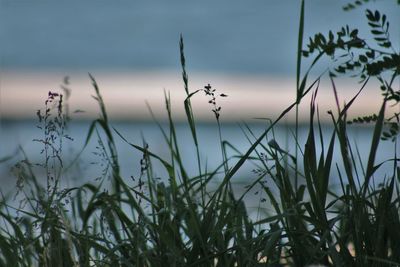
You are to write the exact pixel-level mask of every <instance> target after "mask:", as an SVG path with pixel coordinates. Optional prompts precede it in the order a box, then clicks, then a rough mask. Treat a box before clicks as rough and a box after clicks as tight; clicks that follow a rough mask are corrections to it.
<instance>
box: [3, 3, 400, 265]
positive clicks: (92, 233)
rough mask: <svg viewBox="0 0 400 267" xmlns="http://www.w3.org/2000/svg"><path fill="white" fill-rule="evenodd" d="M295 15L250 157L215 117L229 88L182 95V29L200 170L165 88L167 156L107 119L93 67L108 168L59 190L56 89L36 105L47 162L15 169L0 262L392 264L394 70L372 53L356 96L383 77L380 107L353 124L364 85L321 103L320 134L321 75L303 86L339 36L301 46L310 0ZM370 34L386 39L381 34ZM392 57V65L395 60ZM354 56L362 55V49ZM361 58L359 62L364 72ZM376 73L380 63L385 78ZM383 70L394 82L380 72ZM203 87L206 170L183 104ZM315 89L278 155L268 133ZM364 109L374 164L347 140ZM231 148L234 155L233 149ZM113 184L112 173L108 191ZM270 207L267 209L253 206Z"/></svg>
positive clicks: (396, 251) (61, 169)
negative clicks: (274, 102) (212, 145)
mask: <svg viewBox="0 0 400 267" xmlns="http://www.w3.org/2000/svg"><path fill="white" fill-rule="evenodd" d="M300 13H301V14H300V23H299V42H298V57H297V75H296V77H297V79H296V80H297V83H296V99H295V100H294V101H293V103H292V104H291V105H290V106H288V107H287V108H286V109H284V110H283V111H282V113H281V114H280V116H278V118H277V119H276V120H273V121H269V122H268V125H267V127H266V129H265V131H264V132H263V133H262V134H261V135H259V136H256V135H255V134H254V133H253V132H252V131H251V129H250V127H248V128H247V130H248V131H247V132H248V134H247V135H246V138H247V139H248V140H249V141H250V146H249V148H248V150H247V151H245V152H244V153H240V152H239V151H238V150H236V149H235V147H234V145H232V144H231V143H229V142H228V141H226V140H224V138H223V135H222V132H221V128H222V127H223V125H222V124H220V120H219V118H220V116H222V115H223V114H220V112H221V108H220V106H218V102H217V101H218V98H219V97H226V96H225V95H224V94H223V93H219V92H217V91H215V90H214V89H213V88H212V86H211V85H206V86H205V87H204V89H200V90H195V91H191V90H190V88H189V79H188V74H187V71H186V60H185V55H184V43H183V38H182V37H181V39H180V56H181V65H182V77H183V82H184V89H185V94H186V96H187V98H186V100H185V101H184V107H185V111H186V117H187V124H188V128H189V129H190V133H191V136H192V139H193V154H194V157H195V158H196V159H197V174H196V175H194V176H193V175H189V174H188V173H189V171H188V170H187V169H186V168H185V165H184V159H183V158H182V157H183V156H182V154H181V152H180V151H181V148H180V146H179V142H178V140H179V136H178V135H177V132H176V126H175V123H174V120H173V114H172V107H171V102H170V98H169V95H168V94H166V95H165V106H166V112H167V114H168V127H167V129H166V128H165V127H161V125H160V124H159V125H160V131H161V133H162V135H163V138H164V142H165V145H166V147H167V148H168V151H169V154H170V155H169V158H161V157H160V156H159V155H156V154H154V153H153V152H152V151H151V150H150V149H149V146H148V145H147V144H146V140H143V144H135V143H133V142H131V141H129V140H128V138H127V137H125V136H123V135H122V134H121V133H120V132H119V131H118V129H115V128H114V127H113V126H112V124H111V123H110V121H109V119H108V116H107V111H106V106H105V105H104V102H103V98H102V96H101V92H100V89H99V86H98V84H97V83H96V81H95V79H94V77H92V76H91V75H90V79H91V81H92V84H93V87H94V92H95V96H94V99H95V100H96V101H97V103H98V104H99V110H100V116H99V118H98V119H96V120H94V121H93V122H92V123H91V125H90V127H89V130H88V134H87V138H86V141H85V145H84V146H85V147H86V146H87V145H88V144H89V143H90V142H92V141H93V139H95V140H97V142H98V149H99V152H98V154H99V155H100V156H101V157H102V160H103V162H104V170H103V175H102V177H101V178H100V180H99V181H97V182H95V183H86V184H83V185H79V186H76V187H62V186H61V181H62V180H63V179H65V177H67V175H68V171H70V168H71V166H73V164H74V162H73V163H72V164H71V165H68V166H67V165H66V164H65V162H64V160H63V141H64V140H65V138H68V139H71V138H70V137H68V136H67V135H66V132H67V126H68V120H69V119H68V112H66V110H67V109H66V106H65V105H66V104H65V101H64V99H63V95H62V94H59V93H49V95H48V99H47V101H46V107H45V110H44V112H41V113H40V112H39V113H38V116H39V120H40V125H41V129H42V130H43V138H42V139H38V140H36V141H37V142H40V143H41V144H42V145H43V151H42V154H43V156H44V162H43V163H42V164H40V166H35V165H34V164H33V163H31V162H30V161H29V159H28V158H26V157H25V158H24V159H23V160H22V161H21V162H19V163H18V164H17V165H16V167H15V171H16V176H17V178H18V197H19V198H20V199H21V202H20V205H19V206H18V207H13V206H12V205H11V204H10V203H11V202H10V200H9V199H7V198H6V197H4V196H3V198H2V201H1V202H0V218H1V223H0V251H1V253H0V266H307V265H310V264H322V265H326V266H399V265H400V231H399V230H398V229H400V216H399V205H400V201H399V200H400V197H399V182H400V167H399V166H398V158H397V157H398V152H397V151H396V147H397V132H396V131H395V130H396V126H393V125H396V123H397V125H398V114H397V115H396V114H394V115H393V116H390V114H389V115H388V114H387V106H388V105H389V104H390V105H392V104H393V103H394V104H395V105H398V100H397V99H396V96H397V95H398V93H397V92H398V91H396V90H395V89H394V86H393V82H394V81H395V80H396V78H398V75H399V70H398V67H396V65H394V66H395V67H393V65H390V64H391V63H390V58H389V59H383V60H382V58H384V55H382V57H379V56H377V58H373V59H371V60H370V61H369V62H367V63H368V64H369V65H365V69H362V72H361V76H362V75H363V74H364V72H365V73H368V71H371V68H373V71H374V72H370V73H369V75H368V77H365V79H363V77H361V78H362V82H363V83H362V84H361V85H360V90H359V93H361V92H362V91H363V90H364V87H365V85H366V84H367V83H368V81H369V79H370V78H374V77H376V76H378V77H377V78H378V79H381V80H382V81H383V85H385V86H386V87H385V89H382V88H381V89H382V90H383V98H382V105H381V108H380V110H378V111H377V113H376V114H375V115H374V116H370V117H368V116H366V117H364V118H356V119H354V120H349V119H348V118H347V116H348V115H347V114H348V111H349V110H350V109H351V107H352V105H353V103H354V102H355V101H357V97H358V95H359V93H358V94H356V95H355V96H354V98H353V99H351V101H350V102H349V103H347V104H344V105H340V104H339V103H340V101H339V99H338V98H337V97H336V106H337V111H336V112H333V111H330V112H329V114H330V116H331V121H330V124H331V126H332V128H331V129H332V130H331V131H330V133H329V136H328V137H329V138H328V139H326V136H323V134H322V126H321V123H320V121H319V110H318V107H317V94H318V90H319V80H320V77H318V78H317V79H315V80H314V81H312V82H309V77H308V76H309V73H310V70H311V69H312V68H313V66H314V64H315V63H316V62H317V61H318V60H319V59H320V58H321V57H322V56H324V55H328V56H330V55H331V53H332V49H337V50H339V49H342V47H341V43H340V41H339V39H338V40H334V37H331V36H330V34H329V37H328V39H329V42H330V43H329V42H328V41H326V38H325V37H321V36H322V35H316V37H315V38H314V39H311V43H310V44H309V45H308V50H306V49H304V48H303V25H304V1H302V5H301V12H300ZM367 14H368V16H369V19H370V20H373V21H374V23H375V24H376V23H377V21H379V20H380V19H381V18H382V16H380V15H379V18H378V16H377V14H376V13H367ZM371 14H372V15H371ZM371 16H372V17H371ZM385 20H386V19H385ZM375 24H374V25H375ZM340 33H342V31H340ZM347 33H348V35H349V37H350V38H351V40H350V41H352V42H350V41H347V44H343V48H345V49H344V50H346V49H347V50H351V49H356V50H357V49H358V50H357V51H358V53H364V52H365V50H367V52H370V51H372V50H368V49H370V48H369V47H366V46H362V47H361V44H360V42H359V41H358V37H357V33H355V34H354V32H353V31H350V30H348V29H347V31H346V29H345V30H344V33H343V35H340V34H339V33H338V38H339V37H340V38H344V37H343V36H345V35H346V34H347ZM323 38H325V41H323ZM342 41H343V40H342ZM377 41H378V42H381V43H382V44H384V42H383V41H382V39H378V40H377ZM343 42H344V41H343ZM384 45H387V44H384ZM362 49H364V50H362ZM315 51H317V55H316V56H315V58H314V59H313V60H312V61H311V64H310V67H309V69H307V71H306V72H305V73H304V75H303V76H301V75H302V71H301V68H302V66H303V65H305V63H304V62H302V60H304V58H305V57H303V56H302V55H303V54H305V56H310V55H311V54H312V53H314V52H315ZM360 51H361V52H360ZM376 53H378V52H376ZM393 53H394V54H393V55H398V54H396V53H395V52H393ZM385 55H386V54H385ZM386 56H387V55H386ZM392 58H394V59H393V60H396V57H395V56H392ZM359 60H360V62H361V63H362V62H364V58H363V57H360V59H359ZM385 60H386V61H385ZM360 62H359V63H360ZM379 62H383V63H379ZM361 63H360V66H353V68H354V67H360V68H362V67H363V66H364V65H362V64H361ZM344 64H345V65H344V66H345V67H343V68H347V69H350V67H349V65H348V64H350V63H349V62H345V63H344ZM352 64H353V63H352ZM373 64H378V66H377V65H373ZM379 64H380V65H382V66H380V65H379ZM385 64H386V65H385ZM371 65H372V67H371ZM341 66H342V65H340V66H339V67H336V68H334V67H332V70H330V71H329V72H328V75H329V77H330V79H331V81H332V90H333V91H334V93H335V95H336V96H337V93H336V91H337V89H336V86H335V82H334V81H335V79H336V76H338V73H339V74H340V73H341V71H342V70H343V69H340V67H341ZM368 66H369V67H368ZM368 68H369V69H368ZM377 69H378V70H380V71H381V72H379V75H376V71H377ZM335 71H336V72H335ZM383 71H385V74H386V76H389V79H385V77H386V76H384V75H383ZM390 71H391V72H390ZM388 72H389V74H391V75H388V74H387V73H388ZM359 76H360V75H359ZM359 76H358V77H359ZM202 92H203V93H205V94H206V96H207V97H209V101H210V102H209V103H210V105H211V109H212V112H213V113H214V115H215V119H216V124H217V127H218V130H219V136H218V139H219V143H220V152H221V156H222V157H221V158H222V161H221V162H220V163H219V165H218V167H216V168H215V169H209V168H208V166H207V164H205V163H204V162H202V160H201V158H200V153H201V152H204V150H203V148H202V146H201V144H200V142H199V140H198V134H197V131H196V118H195V114H194V113H193V109H192V105H191V101H190V100H191V98H192V97H194V95H196V94H198V93H202ZM310 94H311V101H310V103H309V105H310V106H309V124H308V125H309V126H308V127H309V128H308V136H307V139H306V141H305V142H304V143H301V142H300V140H299V137H298V128H299V124H298V122H296V126H295V129H296V130H295V133H294V134H293V138H294V139H295V143H296V148H295V149H292V151H288V150H285V149H283V148H281V147H280V146H279V145H278V144H277V143H276V141H275V139H273V134H274V129H275V127H276V125H277V124H278V123H279V122H280V121H281V120H282V119H284V118H285V116H287V114H288V113H289V112H290V111H292V110H294V111H295V112H296V114H297V115H298V112H299V111H298V107H299V105H300V103H301V102H302V101H304V98H305V96H307V95H310ZM366 118H370V120H369V121H370V123H372V125H373V127H372V128H371V129H372V142H371V144H369V145H370V149H369V155H368V160H367V161H366V162H364V161H363V160H362V157H361V155H360V154H359V152H358V148H357V146H354V145H351V144H350V142H349V136H348V130H347V127H348V124H349V123H351V122H364V123H366V122H367V119H366ZM396 118H397V121H396ZM155 123H158V122H157V121H155ZM386 129H389V132H387V130H386ZM393 129H394V130H393ZM384 133H386V135H385V134H384ZM382 138H383V139H389V140H386V141H384V142H393V144H394V151H393V157H392V158H389V159H387V160H386V161H384V162H376V160H375V157H376V154H377V152H378V151H379V145H380V143H381V142H383V140H382ZM117 139H120V140H123V141H124V142H125V144H126V145H127V146H130V147H131V148H132V149H133V150H136V151H139V152H140V153H142V159H141V161H140V176H139V177H137V178H136V180H135V181H132V180H130V179H129V178H127V177H123V176H122V175H121V171H120V165H119V158H118V151H117V147H116V145H115V142H116V140H117ZM326 140H328V141H326ZM361 145H365V144H361ZM85 147H84V148H85ZM84 148H83V149H84ZM228 148H229V150H230V151H234V153H228ZM293 150H294V151H293ZM22 151H23V150H22ZM334 153H337V154H338V155H340V157H339V160H338V161H335V160H334ZM4 160H6V159H4ZM249 162H251V163H252V164H254V165H255V166H256V170H255V172H254V173H248V177H247V178H248V180H249V181H250V183H249V186H248V188H247V190H246V192H244V193H243V195H241V196H237V195H235V194H234V191H233V184H232V179H233V178H234V177H235V175H237V173H238V171H240V170H242V168H243V166H244V164H245V163H249ZM154 164H160V165H161V166H162V167H163V169H164V170H165V174H166V176H165V177H162V179H160V178H159V177H158V176H156V175H155V174H154V171H153V165H154ZM383 165H390V166H392V171H391V172H390V173H385V174H384V175H383V176H378V175H377V171H378V170H379V169H381V168H382V166H383ZM341 166H343V167H341ZM38 168H41V169H43V170H45V172H44V173H45V175H44V177H42V176H41V175H38V174H37V169H38ZM333 173H334V174H335V175H337V176H338V177H339V181H340V188H339V189H338V190H333V189H332V188H330V187H329V184H330V178H331V177H332V174H333ZM254 174H256V177H255V178H254ZM217 178H220V181H221V182H220V183H219V184H218V185H217V186H216V187H215V186H214V185H213V184H212V183H213V182H214V181H215V180H216V179H217ZM107 179H110V180H111V185H110V186H109V187H108V186H107ZM265 181H268V182H267V183H266V182H265ZM375 181H381V182H380V183H379V184H377V183H376V182H375ZM256 186H257V187H260V188H261V189H262V191H263V193H264V194H265V196H266V197H265V200H263V201H260V203H259V208H260V213H259V216H257V218H255V219H254V218H252V217H250V216H249V213H248V209H247V207H246V204H245V201H244V199H245V196H246V194H249V192H251V189H252V188H253V187H256ZM265 207H268V210H269V212H268V213H265V212H261V210H262V209H263V208H265Z"/></svg>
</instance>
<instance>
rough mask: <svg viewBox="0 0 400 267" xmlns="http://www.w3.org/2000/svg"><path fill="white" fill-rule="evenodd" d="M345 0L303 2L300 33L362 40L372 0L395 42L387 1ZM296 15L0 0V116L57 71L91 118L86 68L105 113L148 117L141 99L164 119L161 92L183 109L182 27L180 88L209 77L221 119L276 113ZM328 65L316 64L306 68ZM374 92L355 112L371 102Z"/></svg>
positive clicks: (263, 5)
mask: <svg viewBox="0 0 400 267" xmlns="http://www.w3.org/2000/svg"><path fill="white" fill-rule="evenodd" d="M347 2H348V1H317V0H313V1H305V3H306V4H305V33H306V34H305V36H310V35H312V34H314V33H317V32H324V33H326V32H327V31H328V30H329V29H332V30H334V29H340V27H341V26H343V25H346V24H349V25H351V26H354V27H359V28H360V35H361V36H367V37H366V38H368V36H370V35H369V32H368V31H369V29H368V28H367V27H366V19H365V16H364V12H365V11H364V10H365V9H366V8H370V9H379V10H381V11H382V12H383V13H385V14H387V16H388V18H389V21H391V25H392V26H391V33H392V38H394V40H395V42H394V43H397V48H399V45H398V44H399V41H398V40H399V38H400V30H399V25H400V11H399V10H400V6H399V5H396V1H389V0H386V1H371V3H369V4H366V5H364V6H362V7H361V8H359V9H356V10H354V11H350V12H344V11H343V10H342V6H343V5H344V4H346V3H347ZM299 13H300V1H292V0H286V1H282V0H279V1H278V0H270V1H265V0H254V1H251V2H249V1H228V0H220V1H211V0H204V1H178V0H171V1H168V2H167V1H161V0H154V1H146V2H145V1H136V0H130V1H128V0H126V1H125V0H117V1H112V2H111V1H106V0H96V1H93V0H87V1H78V0H71V1H63V0H60V1H50V0H39V1H35V2H31V1H27V0H13V1H11V0H0V40H1V42H0V116H1V118H3V119H4V118H7V119H10V118H11V119H15V118H32V117H34V114H35V110H37V109H38V108H40V107H41V106H42V105H43V102H44V100H45V98H46V96H47V92H48V91H49V90H59V87H60V83H61V82H62V80H63V78H64V77H65V76H67V75H68V76H69V77H70V82H71V84H70V87H71V89H72V96H71V99H70V102H71V105H72V106H73V108H74V109H79V110H86V111H87V112H86V113H84V114H79V116H78V118H83V119H85V118H91V117H93V116H95V115H96V112H97V110H96V103H94V102H93V100H92V98H91V97H90V96H91V94H93V89H92V87H91V83H90V80H89V78H88V75H87V73H88V72H90V73H91V74H93V75H94V76H95V77H96V79H97V80H98V82H99V85H100V88H101V90H102V92H103V94H104V95H105V96H106V97H105V99H106V104H107V105H108V106H109V111H110V114H111V115H112V116H113V117H115V118H123V119H148V118H149V112H148V110H147V107H146V101H147V102H148V103H149V104H150V105H151V106H152V107H153V109H154V110H156V111H157V113H158V114H159V116H165V114H164V113H165V112H164V107H163V103H164V100H163V98H164V92H169V93H170V94H171V95H172V99H173V104H174V105H175V106H176V107H177V116H178V117H179V116H182V110H183V109H182V102H183V100H184V98H185V95H184V90H183V84H182V80H181V67H180V61H179V37H180V35H181V34H182V35H183V37H184V44H185V55H186V61H187V70H188V73H189V79H190V80H189V82H190V89H191V91H195V90H197V89H201V88H203V87H204V86H205V85H207V84H208V83H210V84H212V85H213V86H214V87H215V88H216V89H217V90H218V91H220V92H221V93H225V94H228V95H229V97H228V98H227V99H223V100H221V105H222V104H223V105H224V110H225V113H226V115H225V117H224V118H225V119H227V120H236V119H240V120H247V119H252V118H254V117H269V116H271V117H276V116H278V115H279V112H280V111H282V110H283V109H284V108H285V107H286V106H287V105H289V104H290V103H291V102H292V101H293V100H294V97H295V93H294V92H295V73H296V69H295V66H296V64H295V63H296V49H297V48H296V47H297V37H298V24H299ZM306 64H307V62H305V63H304V66H305V65H306ZM328 64H329V59H326V60H325V61H323V62H322V63H321V64H320V65H319V66H318V67H317V68H316V72H315V75H318V74H319V73H320V72H322V71H323V70H324V69H325V68H326V66H327V65H328ZM324 86H325V87H326V88H327V89H324V90H319V96H320V99H319V100H320V103H321V106H323V107H324V108H325V109H326V110H327V109H329V105H330V104H332V103H331V100H332V90H331V86H330V84H329V83H324ZM358 89H359V85H358V84H357V82H353V83H347V82H346V83H343V85H342V90H341V96H342V97H343V101H344V100H345V99H349V98H350V97H351V96H352V95H354V93H355V92H356V91H357V90H358ZM374 92H375V93H376V94H369V95H366V96H364V97H365V101H360V102H362V103H360V107H359V110H358V111H356V112H359V113H362V112H364V111H365V110H367V109H370V108H371V105H370V103H375V104H376V106H378V105H379V103H378V102H377V101H376V99H379V98H378V97H379V92H376V90H375V91H374ZM194 101H195V104H196V108H197V110H198V114H199V116H200V117H201V118H204V119H207V118H210V117H212V114H211V115H210V112H209V111H210V107H209V105H208V103H207V99H206V98H205V97H204V96H198V97H196V99H195V100H194ZM196 101H197V102H196ZM306 108H307V106H305V110H306ZM305 117H306V116H305Z"/></svg>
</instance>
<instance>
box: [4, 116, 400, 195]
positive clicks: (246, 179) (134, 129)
mask: <svg viewBox="0 0 400 267" xmlns="http://www.w3.org/2000/svg"><path fill="white" fill-rule="evenodd" d="M35 125H36V122H34V121H8V122H4V123H3V128H2V131H1V132H0V140H1V153H0V158H1V157H3V156H6V155H13V154H14V153H15V152H16V151H17V150H18V146H20V147H21V148H22V149H23V150H24V151H25V153H26V156H27V158H28V159H29V161H30V162H32V163H43V162H44V155H43V154H40V151H41V150H42V148H43V144H42V143H39V142H35V141H33V140H34V139H41V138H42V137H43V132H42V130H40V129H38V128H37V127H35ZM89 125H90V123H89V122H85V121H81V122H74V123H71V124H70V126H69V128H68V134H69V135H70V136H71V137H72V138H73V139H74V140H73V141H69V140H67V139H65V140H64V142H63V152H62V156H63V162H64V166H68V165H69V163H70V162H71V161H72V159H75V157H76V155H77V154H78V153H79V151H81V148H82V147H83V145H84V142H85V139H86V136H87V133H88V129H89ZM248 126H249V128H250V129H251V131H252V132H253V133H254V135H255V136H257V137H258V136H259V135H260V134H261V133H262V132H263V131H264V129H265V127H266V125H263V124H260V123H258V124H249V125H248ZM113 127H115V129H117V130H118V131H119V132H120V133H121V134H122V135H123V136H124V137H125V138H126V139H127V140H128V141H129V142H131V143H133V144H136V145H143V142H146V143H147V144H148V145H149V150H150V151H151V152H153V153H155V154H157V155H159V156H160V157H162V158H163V159H165V160H166V161H170V156H171V155H170V151H169V149H168V145H167V144H166V142H165V140H164V139H163V136H162V133H161V130H160V129H159V128H158V126H157V125H156V124H155V123H146V122H136V123H135V122H116V123H113ZM163 128H164V130H166V131H167V133H168V127H167V125H164V124H163ZM176 131H177V137H178V140H179V147H180V153H181V155H182V158H183V163H184V165H185V167H186V170H187V171H188V173H189V174H190V175H193V176H194V175H196V174H197V173H198V172H197V161H196V153H195V149H194V148H195V147H194V144H193V139H192V136H191V134H190V130H189V128H188V127H187V125H186V124H184V123H179V124H177V125H176ZM197 131H198V138H199V144H200V157H201V162H202V165H203V168H204V167H205V166H207V169H208V170H213V169H215V168H217V167H218V165H219V164H220V163H221V161H222V156H221V150H220V146H219V138H218V128H217V127H216V124H214V123H200V124H198V125H197ZM293 131H294V129H293V127H292V126H285V125H280V126H279V127H276V129H275V132H274V135H272V133H271V134H270V135H268V138H267V139H265V140H264V141H263V144H264V145H266V146H268V145H267V143H268V141H270V140H272V139H274V140H276V142H277V143H278V144H279V145H280V147H282V148H283V149H285V150H288V151H289V152H290V153H292V154H294V146H295V142H294V138H293ZM332 131H333V129H332V128H330V127H324V128H323V135H324V140H325V147H327V146H328V142H329V138H330V135H331V133H332ZM372 131H373V129H372V128H371V127H349V141H350V143H351V144H352V145H353V149H354V150H353V153H355V155H356V153H357V152H356V147H357V148H358V150H359V155H360V157H361V161H363V163H364V164H366V162H367V160H368V155H369V149H370V145H371V137H372ZM99 132H100V133H101V130H99ZM246 134H247V137H246ZM307 134H308V127H307V126H302V127H300V130H299V145H300V148H301V150H304V145H305V141H306V138H307ZM114 136H115V140H116V144H117V149H118V156H119V161H120V165H121V171H122V175H123V177H125V178H126V179H130V177H131V176H133V177H138V176H139V174H140V167H141V166H140V159H141V158H142V153H141V152H139V151H137V150H136V149H134V148H133V147H131V146H130V145H129V144H127V143H126V142H124V141H123V140H122V139H121V138H120V137H119V136H118V135H117V134H116V133H114ZM222 137H223V139H224V140H227V141H229V142H230V143H231V144H232V145H233V146H235V148H236V149H237V150H239V151H240V152H241V153H244V152H246V151H247V149H248V148H249V147H250V145H251V144H250V142H249V141H248V139H247V138H250V140H252V141H254V137H251V134H250V133H249V131H247V130H246V127H244V125H239V124H223V125H222ZM143 140H144V141H143ZM336 145H337V144H336ZM96 147H98V138H97V137H96V136H93V138H92V140H91V141H90V143H89V145H88V146H87V147H86V149H85V151H84V152H83V154H82V155H81V157H80V158H79V160H78V163H79V169H78V170H77V169H75V170H74V171H72V172H70V173H69V174H68V175H67V176H65V177H66V178H63V179H66V180H64V181H63V182H64V183H66V184H69V185H80V184H83V183H85V182H95V181H96V178H97V177H99V176H101V174H102V171H103V169H104V168H105V165H101V163H104V159H103V158H102V157H100V156H98V155H96V152H100V151H99V149H98V148H96ZM320 149H321V147H320V146H318V147H317V150H318V151H320ZM227 151H228V153H229V155H235V152H234V151H233V150H231V149H228V150H227ZM258 151H259V152H263V150H262V149H261V148H260V149H259V150H258ZM399 151H400V147H399V145H397V157H399V156H400V154H399ZM394 153H395V145H394V143H393V142H390V141H385V142H382V143H381V144H380V147H379V149H378V153H377V155H376V162H377V163H379V162H383V161H384V160H387V159H390V158H393V157H394ZM23 158H24V157H23V155H22V153H21V152H19V153H18V154H17V155H16V156H15V157H14V158H12V159H11V160H9V161H7V162H4V163H2V164H0V179H1V180H0V183H1V184H2V189H3V190H4V191H9V190H10V189H11V190H14V189H13V188H14V187H15V183H16V179H15V177H14V175H12V174H11V173H10V169H11V167H12V166H13V165H14V164H15V163H17V162H18V161H19V160H22V159H23ZM236 161H237V159H232V160H231V161H230V162H229V165H230V166H231V167H232V166H233V165H234V163H235V162H236ZM356 161H358V159H357V157H356ZM154 162H155V165H154V166H155V168H154V170H155V173H156V176H159V177H160V178H161V179H163V180H165V181H166V180H167V175H166V173H165V170H164V169H163V168H162V167H161V166H160V165H159V164H157V163H156V162H157V161H156V160H155V161H154ZM334 162H335V164H336V163H337V164H338V166H339V168H340V167H341V165H342V162H341V157H340V152H339V147H338V146H337V147H336V149H335V154H334ZM93 163H96V164H93ZM335 164H334V165H333V168H332V173H331V179H332V180H331V185H332V186H338V185H339V180H338V173H337V170H336V168H335V167H334V166H335ZM365 166H366V165H365ZM365 166H364V167H365ZM255 168H256V167H255V165H253V164H250V163H249V164H245V165H244V166H243V168H242V169H241V170H240V171H239V172H238V174H237V175H236V176H235V179H234V181H235V182H236V183H238V184H242V185H247V184H249V183H250V182H251V181H253V180H254V179H256V177H257V175H256V174H254V173H253V172H252V170H253V169H255ZM392 170H393V162H391V163H387V164H384V165H383V166H382V168H380V169H379V171H378V172H377V175H376V182H377V183H378V182H381V181H383V179H384V178H388V176H390V175H391V174H392ZM36 171H38V174H39V176H40V175H42V177H44V173H43V170H42V172H41V169H40V168H36ZM360 174H361V173H360ZM385 175H386V176H385ZM42 179H44V178H42ZM267 179H268V178H267ZM43 182H44V181H43ZM215 182H218V179H217V178H216V180H215Z"/></svg>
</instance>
